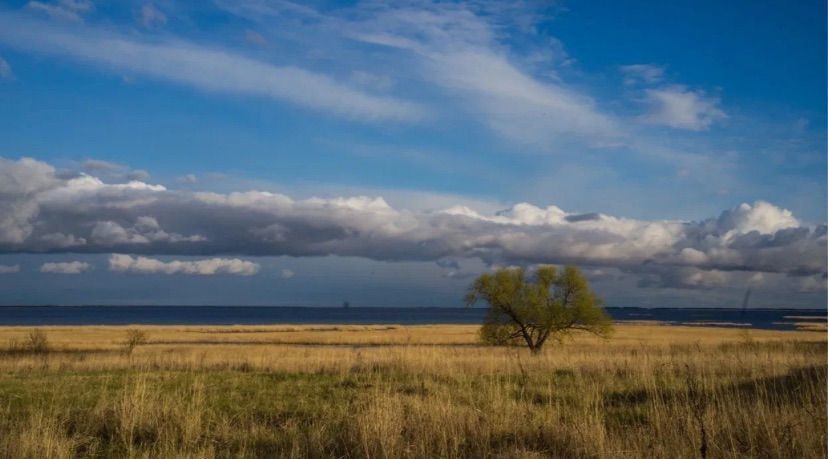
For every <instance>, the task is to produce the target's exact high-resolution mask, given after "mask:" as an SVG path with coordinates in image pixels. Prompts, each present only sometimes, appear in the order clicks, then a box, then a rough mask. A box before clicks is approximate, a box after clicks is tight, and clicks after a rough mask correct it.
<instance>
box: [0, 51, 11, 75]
mask: <svg viewBox="0 0 828 459" xmlns="http://www.w3.org/2000/svg"><path fill="white" fill-rule="evenodd" d="M13 77H14V74H13V73H12V69H11V65H9V63H8V62H6V60H5V59H3V58H2V57H0V80H10V79H12V78H13Z"/></svg>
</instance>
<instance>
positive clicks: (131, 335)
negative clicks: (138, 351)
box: [124, 329, 147, 355]
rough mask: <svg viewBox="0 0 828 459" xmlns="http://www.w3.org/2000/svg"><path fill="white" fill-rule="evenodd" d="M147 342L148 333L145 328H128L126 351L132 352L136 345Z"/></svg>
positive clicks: (125, 343)
mask: <svg viewBox="0 0 828 459" xmlns="http://www.w3.org/2000/svg"><path fill="white" fill-rule="evenodd" d="M146 343H147V334H146V333H145V332H144V331H143V330H138V329H132V330H127V339H126V342H124V353H126V354H127V355H130V354H132V351H134V350H135V348H136V347H138V346H140V345H142V344H146Z"/></svg>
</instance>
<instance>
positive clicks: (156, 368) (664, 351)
mask: <svg viewBox="0 0 828 459" xmlns="http://www.w3.org/2000/svg"><path fill="white" fill-rule="evenodd" d="M477 329H478V327H475V326H449V325H434V326H342V325H337V326H334V325H314V326H304V325H303V326H251V327H242V326H238V327H213V326H201V327H182V326H170V327H44V328H41V329H39V330H40V331H41V332H42V333H41V334H39V335H37V334H35V335H33V334H32V330H33V329H32V328H27V327H4V328H0V457H12V458H24V457H30V458H41V457H153V458H154V457H204V458H210V457H372V458H374V457H377V458H379V457H422V458H431V457H549V456H552V457H607V458H612V457H670V458H673V457H702V456H707V457H825V456H826V454H828V451H826V428H827V425H826V384H827V381H828V378H826V371H827V369H826V358H828V352H827V347H826V334H825V332H824V331H763V330H743V329H727V328H700V327H674V326H661V325H654V324H621V325H617V326H616V327H615V333H614V335H613V336H612V337H611V338H609V339H601V338H595V337H590V336H586V335H577V334H575V335H572V336H571V337H570V338H567V339H565V340H563V341H562V342H551V343H549V344H548V346H547V347H546V348H545V349H544V350H543V352H542V353H541V354H540V355H537V356H533V355H530V354H529V353H528V351H526V350H525V349H521V348H505V347H490V346H483V345H480V344H478V343H479V341H478V337H477ZM130 330H140V331H141V332H143V333H142V334H139V336H140V335H143V336H142V338H143V339H139V340H138V341H139V343H137V344H135V346H134V348H133V349H132V351H131V352H130V350H129V348H128V346H127V345H126V342H127V340H128V338H129V336H130V335H131V334H130ZM132 335H133V336H134V332H133V333H132ZM38 336H39V337H40V338H43V337H44V336H45V338H46V341H45V343H40V344H43V346H38V345H37V343H36V341H37V339H38V338H37V337H38Z"/></svg>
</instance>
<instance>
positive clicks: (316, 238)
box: [0, 158, 828, 288]
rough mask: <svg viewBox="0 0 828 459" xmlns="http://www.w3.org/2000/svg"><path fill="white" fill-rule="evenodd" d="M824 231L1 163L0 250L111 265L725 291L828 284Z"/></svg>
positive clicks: (759, 206)
mask: <svg viewBox="0 0 828 459" xmlns="http://www.w3.org/2000/svg"><path fill="white" fill-rule="evenodd" d="M827 229H828V227H826V224H824V223H819V224H814V225H808V224H805V223H803V222H801V221H799V220H798V219H797V218H796V217H795V216H794V215H793V214H792V213H791V212H790V211H788V210H786V209H782V208H780V207H777V206H775V205H773V204H771V203H768V202H764V201H756V202H755V203H753V204H747V203H744V204H740V205H738V206H735V207H733V208H731V209H727V210H724V211H723V212H721V214H719V215H718V216H714V217H710V218H708V219H704V220H701V221H675V220H640V219H632V218H625V217H618V216H610V215H604V214H601V213H571V212H566V211H564V210H563V209H560V208H558V207H556V206H554V205H550V206H547V207H538V206H536V205H532V204H528V203H518V204H514V205H513V206H511V207H509V208H507V209H504V210H502V211H500V212H496V213H493V214H481V213H479V212H478V211H476V210H474V209H471V208H469V207H466V206H451V207H448V208H444V209H439V210H430V211H412V210H407V209H402V208H394V207H392V206H390V205H389V204H388V203H387V202H386V201H385V200H384V199H383V198H382V197H367V196H351V197H336V198H330V199H321V198H309V199H301V200H297V199H293V198H291V197H289V196H287V195H284V194H279V193H271V192H264V191H246V192H230V193H215V192H200V191H189V190H174V189H167V188H166V187H164V186H162V185H157V184H151V183H147V182H142V181H137V180H132V181H128V182H125V183H105V182H104V181H102V180H101V179H100V178H97V177H95V176H93V175H89V174H86V173H81V172H65V171H64V172H59V171H58V170H57V169H56V168H55V167H54V166H52V165H50V164H48V163H46V162H42V161H37V160H34V159H30V158H21V159H18V160H9V159H0V253H6V254H13V253H53V254H58V253H90V254H92V253H114V254H120V255H112V258H111V259H110V269H111V270H114V271H121V272H133V273H166V274H172V273H189V274H215V273H230V274H242V275H252V274H255V273H256V272H258V265H257V264H255V263H252V262H248V261H244V260H239V259H222V258H216V259H212V260H202V261H174V262H163V261H159V260H155V259H151V258H147V257H144V256H138V257H135V256H134V255H188V256H193V255H197V256H214V255H235V256H251V257H256V256H280V255H288V256H295V257H306V256H311V257H314V256H328V255H335V256H343V257H348V256H356V257H363V258H367V259H372V260H378V261H434V262H438V263H443V264H446V263H448V265H452V262H451V261H448V262H447V261H446V260H454V259H479V260H481V261H483V262H484V263H485V264H487V265H490V266H491V265H533V264H544V263H551V264H564V263H574V264H579V265H584V266H592V267H613V268H619V269H622V270H627V271H648V272H650V273H653V272H657V273H658V274H659V279H660V280H658V281H657V282H650V283H649V284H648V285H654V284H664V283H668V284H669V283H672V284H675V285H682V286H684V287H688V288H705V287H716V286H721V285H723V284H724V283H726V282H727V279H728V276H729V275H730V274H728V273H731V272H742V273H747V274H750V275H751V276H754V281H759V280H761V275H762V273H769V274H782V275H785V276H788V277H791V278H797V279H800V282H802V283H805V284H807V285H811V286H812V287H811V288H813V286H817V287H819V286H824V284H825V276H826V274H825V273H826V259H825V253H826V241H828V236H827V235H826V233H827V232H828V230H827ZM76 268H77V269H76ZM87 268H88V266H87V267H80V266H73V267H72V269H68V270H66V269H63V268H62V267H60V269H58V267H55V269H54V270H52V268H50V269H49V270H48V271H49V272H69V271H77V272H81V271H83V270H85V269H87ZM757 276H758V277H757ZM644 283H645V284H646V283H647V282H644ZM642 286H647V285H642Z"/></svg>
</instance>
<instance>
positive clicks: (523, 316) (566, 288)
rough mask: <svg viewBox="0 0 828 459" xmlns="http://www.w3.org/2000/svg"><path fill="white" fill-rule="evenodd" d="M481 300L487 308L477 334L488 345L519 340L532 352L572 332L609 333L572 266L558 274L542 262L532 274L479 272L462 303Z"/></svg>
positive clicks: (607, 324)
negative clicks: (550, 340) (548, 340)
mask: <svg viewBox="0 0 828 459" xmlns="http://www.w3.org/2000/svg"><path fill="white" fill-rule="evenodd" d="M481 300H482V301H485V302H486V303H488V304H489V312H488V314H487V315H486V319H485V321H484V322H483V327H482V328H481V329H480V336H481V338H483V341H485V342H487V343H491V344H516V343H520V341H521V340H522V341H524V342H525V343H526V346H527V347H528V348H529V350H531V351H532V353H535V354H536V353H538V352H540V350H541V348H542V347H543V344H544V343H545V342H546V340H547V339H549V338H550V337H553V338H560V337H561V335H563V334H565V333H568V332H570V331H572V330H583V331H587V332H590V333H594V334H596V335H599V336H607V335H608V334H609V333H610V332H611V331H612V321H611V320H610V318H609V316H608V315H607V313H606V312H605V311H604V309H603V308H602V307H601V303H602V302H601V299H600V298H598V297H597V296H596V295H595V293H594V292H593V291H592V290H591V289H590V288H589V283H588V282H587V280H586V278H585V277H584V275H583V274H581V271H580V270H579V269H578V268H576V267H575V266H567V267H565V268H564V269H563V270H562V271H560V272H559V271H558V270H557V269H555V267H553V266H541V267H539V268H538V269H537V271H536V272H535V273H534V275H533V276H528V275H527V273H526V270H525V269H523V268H504V269H499V270H497V271H495V272H494V273H485V274H482V275H480V277H478V278H477V279H476V280H475V281H474V283H473V284H472V285H471V287H469V292H468V294H467V295H466V304H467V305H469V306H471V305H473V304H474V303H477V302H478V301H481Z"/></svg>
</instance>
